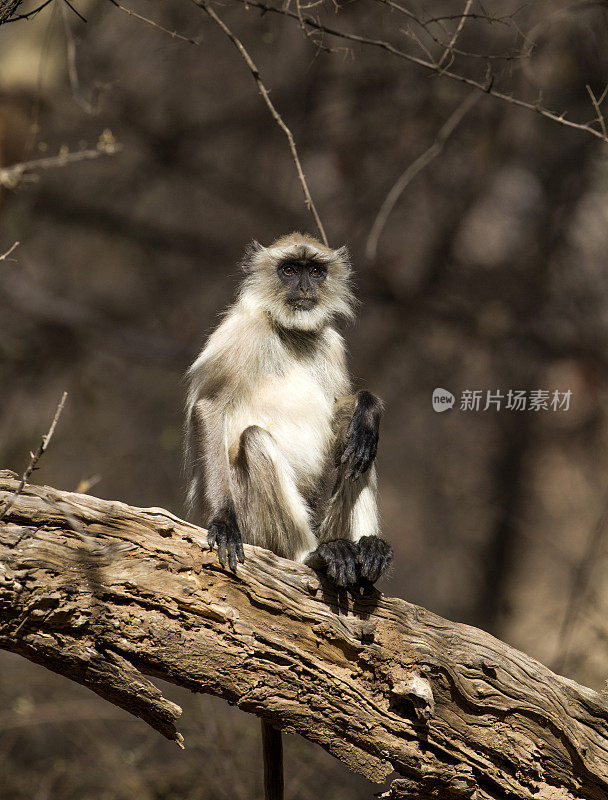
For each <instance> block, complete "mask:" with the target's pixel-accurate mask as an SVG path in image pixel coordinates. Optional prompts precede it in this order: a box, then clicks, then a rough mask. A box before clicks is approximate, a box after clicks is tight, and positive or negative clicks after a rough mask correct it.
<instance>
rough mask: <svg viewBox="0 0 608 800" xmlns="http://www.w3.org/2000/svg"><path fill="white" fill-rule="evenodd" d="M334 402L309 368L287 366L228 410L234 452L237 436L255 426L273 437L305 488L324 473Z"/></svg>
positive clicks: (261, 382)
mask: <svg viewBox="0 0 608 800" xmlns="http://www.w3.org/2000/svg"><path fill="white" fill-rule="evenodd" d="M333 402H334V399H333V396H329V395H328V393H327V391H325V390H324V388H323V386H322V385H321V383H320V382H319V380H318V378H317V376H316V375H315V374H314V371H313V370H312V369H311V368H310V367H308V366H306V365H301V364H297V365H292V366H291V367H290V368H289V370H288V371H287V372H286V373H285V374H284V375H282V376H268V377H263V378H262V379H261V381H260V383H259V384H258V386H257V387H256V391H255V394H254V395H252V396H251V397H249V398H247V397H243V398H242V399H241V401H240V402H239V404H238V407H236V408H233V409H232V413H231V415H230V417H231V420H230V429H231V430H230V434H231V435H230V439H231V444H232V446H233V447H234V446H235V445H236V447H238V439H239V437H240V434H241V433H242V431H244V430H245V428H247V427H248V426H249V425H259V426H260V427H261V428H264V429H265V430H267V431H268V432H269V433H271V434H272V436H273V437H274V439H275V440H276V442H277V444H278V445H279V448H280V450H281V452H282V454H283V455H284V457H285V458H286V459H287V461H288V462H289V463H290V465H291V466H292V468H293V470H294V472H295V475H296V478H297V481H298V484H299V485H301V486H302V487H304V486H305V485H307V484H309V483H310V482H311V480H313V481H314V480H315V479H317V478H318V477H319V475H320V474H321V471H322V469H323V465H324V460H325V456H326V453H327V447H328V445H329V441H330V437H331V417H332V410H333ZM233 447H231V450H232V449H233Z"/></svg>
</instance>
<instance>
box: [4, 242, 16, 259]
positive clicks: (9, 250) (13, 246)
mask: <svg viewBox="0 0 608 800" xmlns="http://www.w3.org/2000/svg"><path fill="white" fill-rule="evenodd" d="M17 247H19V242H13V244H12V245H11V246H10V247H9V249H8V250H7V251H6V253H2V255H1V256H0V261H6V259H7V258H8V257H9V256H10V254H11V253H12V252H13V250H15V249H16V248H17ZM11 260H12V261H14V260H15V259H14V258H13V259H11Z"/></svg>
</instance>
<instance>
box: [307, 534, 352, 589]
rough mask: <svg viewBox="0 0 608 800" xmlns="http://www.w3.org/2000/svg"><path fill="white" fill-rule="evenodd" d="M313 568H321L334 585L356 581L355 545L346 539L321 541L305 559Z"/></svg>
mask: <svg viewBox="0 0 608 800" xmlns="http://www.w3.org/2000/svg"><path fill="white" fill-rule="evenodd" d="M306 564H308V566H309V567H312V568H313V569H322V570H325V572H327V575H328V577H329V578H331V580H332V581H333V582H334V583H335V584H336V586H354V585H355V584H356V583H357V545H356V544H355V543H354V542H351V541H349V540H348V539H333V540H332V541H330V542H323V544H320V545H319V546H318V547H317V549H316V550H314V551H313V552H312V553H311V554H310V555H309V556H308V558H307V559H306Z"/></svg>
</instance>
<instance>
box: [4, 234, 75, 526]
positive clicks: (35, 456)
mask: <svg viewBox="0 0 608 800" xmlns="http://www.w3.org/2000/svg"><path fill="white" fill-rule="evenodd" d="M17 244H18V242H16V243H15V244H14V245H13V247H12V248H11V250H14V248H15V247H16V246H17ZM10 252H11V251H10V250H9V253H10ZM67 396H68V393H67V392H64V393H63V395H62V396H61V400H60V401H59V405H58V406H57V410H56V411H55V416H54V417H53V421H52V422H51V427H50V428H49V429H48V431H47V433H46V435H45V436H43V437H42V441H41V442H40V444H39V445H38V449H37V450H36V451H35V452H34V453H30V463H29V464H28V465H27V467H26V470H25V472H24V473H23V475H22V476H21V480H20V481H19V484H18V486H17V488H16V489H15V491H14V492H13V494H12V496H11V497H9V498H8V500H6V501H5V502H4V503H3V505H2V506H0V520H2V519H4V517H5V516H6V515H7V514H8V512H9V511H10V510H11V508H12V507H13V505H14V503H15V501H16V499H17V498H18V497H19V495H20V494H21V492H22V491H23V489H24V487H25V485H26V483H27V482H28V481H29V479H30V475H31V474H32V472H33V471H34V470H35V469H36V465H37V464H38V462H39V461H40V459H41V457H42V456H43V454H44V453H45V451H46V449H47V447H48V446H49V443H50V441H51V439H52V438H53V434H54V433H55V428H56V427H57V423H58V422H59V417H60V416H61V412H62V411H63V407H64V405H65V401H66V398H67Z"/></svg>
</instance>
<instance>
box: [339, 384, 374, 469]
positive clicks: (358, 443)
mask: <svg viewBox="0 0 608 800" xmlns="http://www.w3.org/2000/svg"><path fill="white" fill-rule="evenodd" d="M381 416H382V401H381V400H380V399H379V398H378V397H376V396H375V395H373V394H371V392H365V391H364V392H359V393H358V394H357V402H356V405H355V410H354V412H353V415H352V418H351V421H350V424H349V426H348V428H347V431H346V447H345V448H344V452H343V453H342V457H341V459H340V461H341V463H342V464H344V465H346V476H347V477H348V478H350V479H351V480H353V481H356V480H357V479H358V478H359V477H361V475H362V474H363V473H364V472H367V470H368V469H369V468H370V466H371V465H372V463H373V461H374V458H375V457H376V453H377V451H378V437H379V432H380V417H381Z"/></svg>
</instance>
